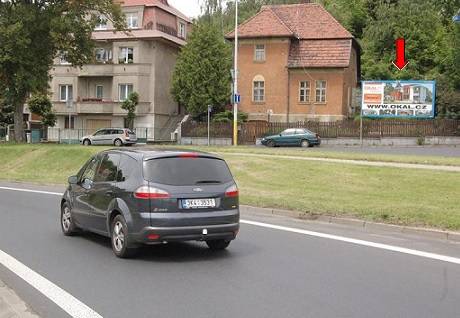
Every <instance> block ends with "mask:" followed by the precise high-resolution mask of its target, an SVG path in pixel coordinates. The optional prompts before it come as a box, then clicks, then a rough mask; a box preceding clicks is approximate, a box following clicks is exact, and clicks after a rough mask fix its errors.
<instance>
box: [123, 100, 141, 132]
mask: <svg viewBox="0 0 460 318" xmlns="http://www.w3.org/2000/svg"><path fill="white" fill-rule="evenodd" d="M138 104H139V94H138V93H136V92H133V93H130V94H129V96H128V98H127V99H126V100H124V101H123V103H122V104H121V109H124V110H126V111H128V115H127V116H126V119H127V121H128V127H127V128H129V129H131V130H133V129H134V118H136V107H137V105H138Z"/></svg>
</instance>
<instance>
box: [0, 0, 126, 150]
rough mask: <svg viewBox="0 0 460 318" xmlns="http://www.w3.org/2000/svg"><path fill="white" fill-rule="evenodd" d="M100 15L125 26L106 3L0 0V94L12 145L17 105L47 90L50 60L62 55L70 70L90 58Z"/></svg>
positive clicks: (18, 128)
mask: <svg viewBox="0 0 460 318" xmlns="http://www.w3.org/2000/svg"><path fill="white" fill-rule="evenodd" d="M100 15H104V16H105V17H107V18H108V19H109V20H112V22H113V23H114V26H115V28H116V29H117V30H121V29H124V28H125V25H124V19H123V17H122V13H121V9H120V6H119V4H117V3H114V2H112V0H79V1H74V0H65V1H64V0H62V1H58V0H49V1H46V0H35V1H30V0H2V1H0V43H1V50H0V96H3V97H4V98H6V99H7V100H8V101H10V102H11V105H12V106H13V107H14V110H15V111H14V125H15V136H14V138H15V140H16V141H18V142H21V141H23V105H24V103H25V102H26V99H27V97H28V96H29V95H30V94H31V93H37V92H39V93H43V92H46V91H47V88H48V81H49V76H48V71H49V70H50V68H51V67H52V64H53V58H54V57H56V56H57V55H58V54H62V55H63V56H64V58H65V59H66V60H67V61H69V62H70V63H72V64H73V65H75V66H81V65H83V64H85V63H87V62H88V61H90V60H91V58H92V55H93V41H92V40H91V33H92V31H93V30H94V27H95V25H96V23H97V22H98V20H99V17H100Z"/></svg>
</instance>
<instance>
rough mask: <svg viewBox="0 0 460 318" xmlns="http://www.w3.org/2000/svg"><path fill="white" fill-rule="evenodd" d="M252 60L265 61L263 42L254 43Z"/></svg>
mask: <svg viewBox="0 0 460 318" xmlns="http://www.w3.org/2000/svg"><path fill="white" fill-rule="evenodd" d="M254 60H255V61H257V62H263V61H265V44H256V46H255V51H254Z"/></svg>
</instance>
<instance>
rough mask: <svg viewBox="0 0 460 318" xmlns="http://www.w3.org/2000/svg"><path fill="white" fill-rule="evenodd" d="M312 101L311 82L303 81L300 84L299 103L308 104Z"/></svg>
mask: <svg viewBox="0 0 460 318" xmlns="http://www.w3.org/2000/svg"><path fill="white" fill-rule="evenodd" d="M309 101H310V82H308V81H302V82H300V83H299V102H301V103H308V102H309Z"/></svg>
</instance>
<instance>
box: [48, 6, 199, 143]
mask: <svg viewBox="0 0 460 318" xmlns="http://www.w3.org/2000/svg"><path fill="white" fill-rule="evenodd" d="M122 9H123V12H124V13H125V15H126V20H127V26H128V28H129V32H128V33H125V32H113V27H112V25H111V24H110V22H109V21H107V20H105V19H104V17H101V23H100V25H98V26H97V27H96V30H95V31H94V32H93V39H94V40H95V41H96V48H95V52H94V61H93V62H92V63H91V64H88V65H84V66H83V67H82V68H76V67H73V66H72V65H69V63H67V62H66V61H65V60H64V59H62V58H61V57H57V58H56V59H55V63H54V64H55V65H54V66H53V68H52V71H51V74H50V75H51V82H50V90H51V93H52V97H51V99H52V103H53V106H54V111H55V113H56V114H57V116H58V117H57V118H58V122H57V127H58V128H63V129H68V128H71V129H84V130H88V131H93V130H96V129H99V128H104V127H125V118H126V114H127V113H126V111H124V110H122V109H121V104H122V102H123V101H124V100H125V99H126V98H127V97H128V95H129V93H131V92H137V93H138V94H139V105H138V106H137V110H136V119H135V121H134V127H135V128H145V131H148V136H146V137H147V138H148V139H150V140H153V139H168V138H169V134H170V132H171V131H172V130H174V129H175V127H176V124H177V122H178V121H180V119H181V118H182V113H183V111H182V110H181V109H180V108H179V106H178V104H177V103H176V102H175V101H174V100H173V97H172V96H171V94H170V91H171V88H170V87H171V79H172V74H173V70H174V67H175V63H176V59H177V54H178V52H179V50H180V48H181V46H183V45H185V44H186V38H187V33H188V32H189V31H190V29H191V21H190V20H189V19H188V18H187V17H186V16H184V15H183V14H182V13H180V12H179V11H177V10H176V9H175V8H173V7H171V6H170V5H169V4H168V2H167V0H126V1H124V3H123V5H122ZM69 115H70V116H71V117H70V118H71V119H70V120H69Z"/></svg>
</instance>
